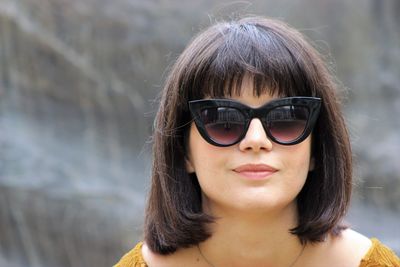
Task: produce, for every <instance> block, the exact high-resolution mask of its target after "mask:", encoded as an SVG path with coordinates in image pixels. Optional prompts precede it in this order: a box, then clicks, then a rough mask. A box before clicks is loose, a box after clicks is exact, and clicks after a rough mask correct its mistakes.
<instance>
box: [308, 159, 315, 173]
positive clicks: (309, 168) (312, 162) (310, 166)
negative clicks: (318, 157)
mask: <svg viewBox="0 0 400 267" xmlns="http://www.w3.org/2000/svg"><path fill="white" fill-rule="evenodd" d="M314 168H315V159H314V157H311V159H310V165H309V167H308V171H309V172H311V171H313V170H314Z"/></svg>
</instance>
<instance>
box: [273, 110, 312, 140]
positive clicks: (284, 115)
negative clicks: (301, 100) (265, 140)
mask: <svg viewBox="0 0 400 267" xmlns="http://www.w3.org/2000/svg"><path fill="white" fill-rule="evenodd" d="M309 114H310V112H309V110H308V108H307V107H304V106H293V105H289V106H281V107H277V108H275V109H273V110H271V111H270V112H269V113H268V115H267V118H266V123H267V128H268V131H269V132H270V134H271V135H272V136H273V137H274V138H275V139H276V140H277V141H279V142H282V143H290V142H293V141H295V140H297V139H298V138H299V137H301V135H302V134H303V132H304V130H305V128H306V125H307V120H308V117H309Z"/></svg>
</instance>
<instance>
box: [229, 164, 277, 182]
mask: <svg viewBox="0 0 400 267" xmlns="http://www.w3.org/2000/svg"><path fill="white" fill-rule="evenodd" d="M233 171H234V172H236V173H238V174H240V175H241V176H243V177H245V178H248V179H252V180H260V179H266V178H268V177H269V176H270V175H272V174H274V173H275V172H277V169H275V168H273V167H271V166H268V165H266V164H245V165H241V166H239V167H237V168H235V169H233Z"/></svg>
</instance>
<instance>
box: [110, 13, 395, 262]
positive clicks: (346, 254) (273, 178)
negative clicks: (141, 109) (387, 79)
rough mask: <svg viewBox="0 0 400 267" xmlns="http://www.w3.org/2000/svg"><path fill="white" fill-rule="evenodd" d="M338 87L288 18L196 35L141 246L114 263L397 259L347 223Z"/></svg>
mask: <svg viewBox="0 0 400 267" xmlns="http://www.w3.org/2000/svg"><path fill="white" fill-rule="evenodd" d="M336 93H337V89H336V85H335V84H334V82H333V78H332V77H331V76H330V74H329V72H328V70H327V68H326V66H325V65H324V63H323V61H322V60H321V57H320V56H319V55H318V53H317V52H316V50H315V49H313V48H312V46H310V45H309V44H308V43H307V42H306V41H305V40H304V38H303V37H302V35H301V34H300V33H299V32H297V31H296V30H294V29H292V28H290V27H288V26H287V25H285V24H284V23H282V22H280V21H276V20H271V19H265V18H244V19H241V20H238V21H232V22H229V23H225V22H223V23H218V24H216V25H214V26H212V27H210V28H209V29H207V30H206V31H204V32H203V33H201V34H200V35H198V36H197V37H196V38H195V39H194V40H193V41H192V42H191V44H190V45H189V46H188V47H187V48H186V49H185V51H184V52H183V53H182V55H181V56H180V57H179V58H178V60H177V62H176V63H175V65H174V66H173V67H172V69H171V72H170V75H169V77H168V79H167V81H166V85H165V88H164V90H163V94H162V99H161V103H160V107H159V111H158V113H157V117H156V122H155V131H154V140H153V141H154V147H153V160H154V162H153V170H152V184H151V190H150V195H149V199H148V204H147V208H146V216H145V228H144V242H143V243H142V242H141V243H139V244H138V245H137V246H136V247H135V248H134V249H133V250H132V251H131V252H129V253H128V254H126V255H125V256H124V257H123V258H122V259H121V261H120V262H119V263H118V264H117V265H116V266H150V267H152V266H156V267H158V266H171V267H172V266H174V267H176V266H199V267H205V266H209V267H210V266H211V267H213V266H214V267H221V266H271V267H280V266H282V267H293V266H316V267H321V266H349V267H351V266H400V261H399V259H398V258H397V257H396V256H395V255H394V253H393V252H392V251H391V250H390V249H388V248H386V247H385V246H384V245H382V244H381V243H380V242H379V241H378V240H376V239H372V240H370V239H368V238H366V237H365V236H363V235H361V234H359V233H356V232H355V231H353V230H350V229H348V228H347V227H346V226H345V225H344V224H342V219H343V216H344V215H345V214H346V211H347V209H348V206H349V200H350V194H351V185H352V181H351V178H352V158H351V149H350V143H349V137H348V133H347V130H346V127H345V124H344V120H343V117H342V114H341V111H340V107H339V104H338V98H337V96H336Z"/></svg>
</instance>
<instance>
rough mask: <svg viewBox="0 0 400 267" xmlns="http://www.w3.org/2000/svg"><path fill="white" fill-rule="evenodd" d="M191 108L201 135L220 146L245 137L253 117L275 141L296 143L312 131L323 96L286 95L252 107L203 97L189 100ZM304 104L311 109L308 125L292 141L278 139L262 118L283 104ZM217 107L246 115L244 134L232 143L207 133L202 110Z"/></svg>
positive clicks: (237, 141) (233, 101) (282, 143)
mask: <svg viewBox="0 0 400 267" xmlns="http://www.w3.org/2000/svg"><path fill="white" fill-rule="evenodd" d="M188 105H189V110H190V113H191V115H192V118H193V119H194V122H195V125H196V127H197V129H198V131H199V133H200V135H201V136H202V137H203V138H204V140H206V141H207V142H208V143H210V144H212V145H215V146H219V147H227V146H232V145H235V144H237V143H239V142H240V141H241V140H243V138H244V137H245V136H246V133H247V131H248V129H249V125H250V122H251V120H252V119H254V118H258V119H260V121H261V122H262V125H263V128H264V131H265V133H266V134H267V136H268V138H270V140H272V141H273V142H275V143H278V144H281V145H296V144H299V143H301V142H302V141H304V139H306V138H307V137H308V136H309V135H310V133H311V132H312V130H313V128H314V125H315V123H316V121H317V119H318V116H319V110H320V107H321V98H318V97H303V96H296V97H285V98H279V99H275V100H272V101H270V102H268V103H266V104H265V105H263V106H261V107H258V108H252V107H249V106H247V105H245V104H242V103H240V102H238V101H235V100H232V99H201V100H192V101H188ZM289 105H290V106H302V107H306V108H307V109H308V111H309V116H308V120H307V122H306V126H305V128H304V131H303V133H302V134H301V135H300V136H299V137H298V138H296V139H295V140H292V141H290V142H282V141H279V140H278V139H276V138H275V137H274V136H273V135H272V134H271V133H270V131H269V130H268V127H267V125H265V122H264V120H263V119H262V118H264V117H265V116H266V115H267V114H268V113H269V112H270V111H271V110H273V109H275V108H277V107H281V106H289ZM217 107H226V108H234V109H237V110H238V111H239V112H241V113H242V114H243V115H244V118H245V121H244V127H243V132H242V134H241V135H240V136H239V137H238V138H237V140H235V141H234V142H232V143H229V144H220V143H218V142H216V141H214V140H213V139H212V138H211V137H210V136H209V135H208V133H207V130H206V128H205V126H204V124H203V122H202V121H201V119H200V112H201V111H202V110H204V109H206V108H217Z"/></svg>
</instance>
